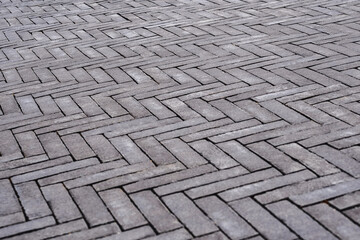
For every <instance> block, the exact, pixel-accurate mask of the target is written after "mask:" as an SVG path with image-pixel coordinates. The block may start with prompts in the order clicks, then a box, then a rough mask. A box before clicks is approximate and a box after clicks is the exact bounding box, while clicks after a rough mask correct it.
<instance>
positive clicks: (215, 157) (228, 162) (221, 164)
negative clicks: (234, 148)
mask: <svg viewBox="0 0 360 240" xmlns="http://www.w3.org/2000/svg"><path fill="white" fill-rule="evenodd" d="M190 146H191V147H192V148H194V149H195V150H196V151H197V152H199V153H200V154H201V155H203V156H204V157H205V158H206V159H208V160H209V161H210V162H211V163H212V164H214V166H215V167H217V168H219V169H224V168H230V167H234V166H236V165H238V163H237V162H236V161H235V160H234V159H232V158H231V157H229V156H228V155H226V154H225V153H224V152H223V151H221V150H220V149H219V148H218V147H217V146H216V145H214V144H212V143H210V142H208V141H205V140H200V141H196V142H193V143H190Z"/></svg>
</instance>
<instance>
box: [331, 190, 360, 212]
mask: <svg viewBox="0 0 360 240" xmlns="http://www.w3.org/2000/svg"><path fill="white" fill-rule="evenodd" d="M359 202H360V191H357V192H354V193H350V194H346V195H344V196H341V197H338V198H335V199H334V200H331V201H330V203H331V205H333V206H335V207H336V208H338V209H341V210H342V209H345V208H349V207H352V206H355V205H358V204H359Z"/></svg>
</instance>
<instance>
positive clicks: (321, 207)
mask: <svg viewBox="0 0 360 240" xmlns="http://www.w3.org/2000/svg"><path fill="white" fill-rule="evenodd" d="M305 211H306V212H307V213H308V214H309V215H311V216H313V217H314V218H315V219H316V220H318V221H319V222H320V223H322V224H323V225H324V226H325V227H326V228H327V229H329V231H331V232H332V233H333V234H334V235H336V236H338V237H339V238H340V239H357V238H358V236H360V228H359V227H358V226H357V225H355V224H354V223H353V222H351V221H350V220H349V219H348V218H346V217H345V216H344V215H342V214H341V213H340V212H338V211H336V210H335V209H333V208H331V207H330V206H329V205H327V204H324V203H320V204H317V205H314V206H310V207H306V208H305ZM339 223H341V227H339Z"/></svg>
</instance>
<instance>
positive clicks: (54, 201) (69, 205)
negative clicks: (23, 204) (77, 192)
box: [35, 184, 82, 223]
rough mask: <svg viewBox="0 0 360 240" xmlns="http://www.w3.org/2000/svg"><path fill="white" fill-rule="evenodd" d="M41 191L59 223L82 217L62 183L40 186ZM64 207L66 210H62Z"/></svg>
mask: <svg viewBox="0 0 360 240" xmlns="http://www.w3.org/2000/svg"><path fill="white" fill-rule="evenodd" d="M41 192H42V194H43V195H44V198H45V200H46V202H47V203H48V204H49V206H50V208H51V211H52V212H53V213H54V215H55V218H56V220H57V221H58V222H59V223H64V222H68V221H71V220H75V219H79V218H81V217H82V215H81V213H80V211H79V209H78V208H77V206H76V204H75V203H74V201H73V200H72V198H71V197H70V195H69V193H68V191H67V189H65V187H64V186H63V185H62V184H54V185H50V186H46V187H42V188H41ZM35 206H36V205H35ZM64 209H66V211H64Z"/></svg>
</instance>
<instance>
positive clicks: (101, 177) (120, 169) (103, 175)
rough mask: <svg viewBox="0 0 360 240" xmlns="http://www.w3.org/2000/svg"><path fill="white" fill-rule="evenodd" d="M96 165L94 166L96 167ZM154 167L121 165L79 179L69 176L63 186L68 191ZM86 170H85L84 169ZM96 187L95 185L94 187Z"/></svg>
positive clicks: (146, 163) (148, 164)
mask: <svg viewBox="0 0 360 240" xmlns="http://www.w3.org/2000/svg"><path fill="white" fill-rule="evenodd" d="M97 166H98V165H96V166H94V167H97ZM153 166H154V165H153V164H152V163H151V162H144V163H139V164H133V165H130V166H127V164H124V163H121V164H120V166H117V167H116V168H114V169H110V170H108V169H107V168H106V167H105V171H101V170H102V169H101V168H100V171H95V173H93V172H90V174H85V176H82V175H80V177H79V176H78V175H76V174H75V175H74V176H70V178H71V179H70V180H68V181H65V182H64V184H65V186H66V187H67V188H68V189H70V188H75V187H80V186H85V185H89V184H92V183H96V182H101V181H105V183H106V180H107V179H109V180H112V179H116V177H118V176H122V175H126V174H129V173H133V172H138V171H141V170H144V169H147V168H151V167H153ZM85 170H86V169H85ZM44 182H45V183H46V179H45V180H44ZM40 183H42V181H41V180H40ZM95 187H96V185H95Z"/></svg>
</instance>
